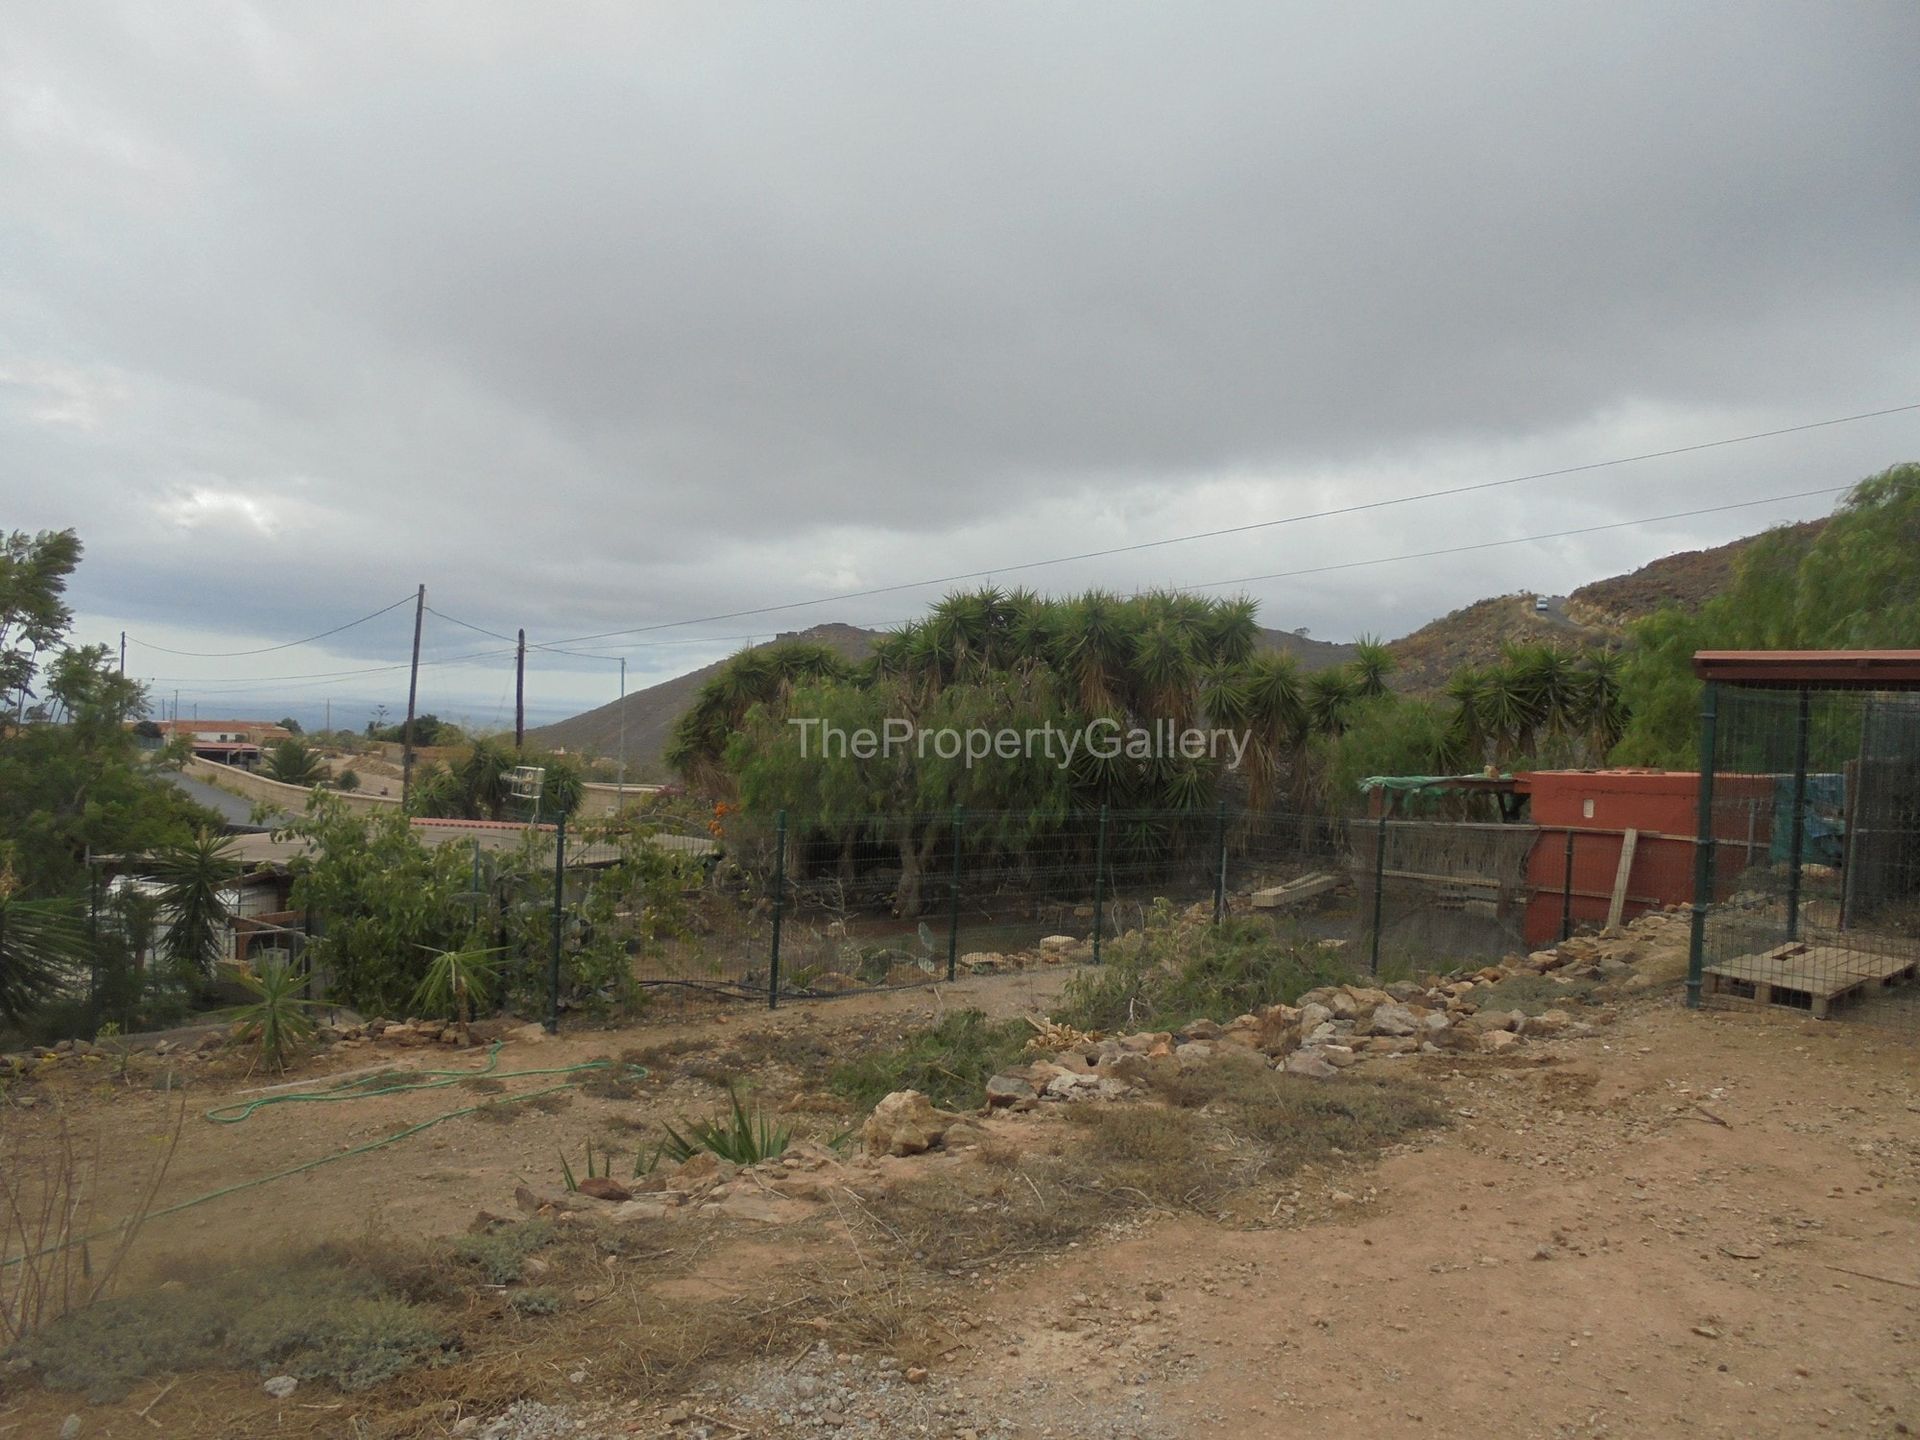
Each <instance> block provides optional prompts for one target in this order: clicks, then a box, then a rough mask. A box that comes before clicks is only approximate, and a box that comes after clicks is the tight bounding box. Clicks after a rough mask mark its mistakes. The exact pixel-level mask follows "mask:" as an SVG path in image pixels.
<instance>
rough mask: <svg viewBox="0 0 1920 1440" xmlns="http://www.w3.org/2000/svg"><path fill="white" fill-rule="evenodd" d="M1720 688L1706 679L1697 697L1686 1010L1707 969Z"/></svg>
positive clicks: (1694, 1005) (1695, 1005)
mask: <svg viewBox="0 0 1920 1440" xmlns="http://www.w3.org/2000/svg"><path fill="white" fill-rule="evenodd" d="M1719 711H1720V686H1719V684H1718V683H1717V682H1715V681H1712V680H1709V681H1707V683H1706V686H1705V687H1704V689H1703V691H1702V693H1701V696H1700V817H1699V833H1698V834H1697V835H1696V836H1695V837H1694V841H1693V919H1692V922H1691V925H1690V928H1689V929H1688V932H1687V1008H1688V1009H1689V1010H1698V1009H1699V1008H1700V977H1701V973H1702V971H1703V970H1705V968H1706V956H1707V907H1708V906H1710V905H1711V904H1712V903H1713V766H1714V754H1713V747H1714V738H1715V736H1714V731H1715V729H1716V727H1717V726H1718V723H1719Z"/></svg>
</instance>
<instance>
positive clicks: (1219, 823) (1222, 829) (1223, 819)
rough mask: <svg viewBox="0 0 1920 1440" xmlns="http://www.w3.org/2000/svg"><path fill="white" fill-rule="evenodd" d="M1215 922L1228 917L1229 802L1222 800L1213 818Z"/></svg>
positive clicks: (1217, 922)
mask: <svg viewBox="0 0 1920 1440" xmlns="http://www.w3.org/2000/svg"><path fill="white" fill-rule="evenodd" d="M1213 849H1214V867H1213V923H1214V924H1216V925H1218V924H1219V923H1220V922H1221V921H1222V920H1224V919H1226V918H1227V802H1226V801H1224V800H1222V801H1221V802H1220V808H1219V810H1218V812H1217V813H1216V814H1215V815H1214V818H1213Z"/></svg>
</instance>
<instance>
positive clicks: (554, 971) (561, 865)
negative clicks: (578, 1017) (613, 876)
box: [547, 810, 567, 1035]
mask: <svg viewBox="0 0 1920 1440" xmlns="http://www.w3.org/2000/svg"><path fill="white" fill-rule="evenodd" d="M566 904H567V812H566V811H564V810H562V811H561V812H560V819H559V821H558V822H557V823H556V824H555V825H554V827H553V950H552V953H551V954H550V955H549V956H548V957H547V1033H548V1034H550V1035H557V1034H559V1033H560V928H561V923H562V919H563V917H564V914H565V911H566Z"/></svg>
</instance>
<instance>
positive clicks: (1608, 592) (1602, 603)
mask: <svg viewBox="0 0 1920 1440" xmlns="http://www.w3.org/2000/svg"><path fill="white" fill-rule="evenodd" d="M1826 523H1827V522H1826V521H1824V520H1809V521H1806V522H1805V523H1803V524H1801V525H1797V526H1794V527H1792V528H1794V529H1796V530H1798V531H1800V532H1802V533H1803V534H1804V535H1805V536H1806V538H1807V539H1809V540H1811V539H1812V538H1813V536H1814V535H1816V534H1818V533H1819V531H1820V528H1821V526H1823V525H1825V524H1826ZM1758 538H1759V537H1758V536H1754V535H1748V536H1744V537H1742V538H1741V539H1739V540H1734V541H1731V542H1729V543H1728V544H1725V545H1716V546H1714V547H1713V548H1712V549H1710V550H1682V551H1679V552H1678V553H1676V554H1673V555H1663V556H1661V557H1660V558H1659V559H1658V560H1654V561H1650V562H1649V563H1648V564H1645V565H1642V566H1641V567H1640V568H1639V569H1638V570H1633V571H1630V572H1628V573H1627V574H1625V575H1614V576H1609V577H1608V578H1607V579H1604V580H1595V581H1592V582H1590V583H1588V584H1586V585H1582V586H1581V587H1580V588H1579V589H1577V590H1575V591H1574V592H1573V593H1572V594H1571V595H1568V596H1567V597H1565V599H1564V600H1563V599H1560V598H1557V597H1549V599H1548V606H1549V608H1548V609H1547V611H1546V612H1545V613H1542V612H1540V611H1537V610H1535V609H1534V599H1535V597H1534V596H1533V595H1531V594H1523V595H1496V596H1492V597H1490V598H1488V599H1485V600H1476V601H1475V602H1474V603H1473V604H1471V605H1467V606H1463V607H1462V608H1460V609H1458V610H1455V611H1454V612H1453V613H1452V614H1450V615H1445V616H1442V617H1441V618H1440V619H1438V620H1434V621H1430V622H1429V623H1427V624H1425V625H1422V626H1421V627H1420V628H1419V629H1418V630H1416V631H1414V632H1413V633H1412V634H1411V635H1407V636H1404V637H1402V638H1401V639H1398V640H1395V641H1393V642H1392V644H1391V645H1389V646H1388V648H1389V649H1390V650H1392V651H1393V654H1394V657H1395V658H1396V659H1397V660H1398V661H1399V662H1400V669H1399V672H1398V673H1397V674H1396V675H1395V676H1394V681H1393V683H1394V688H1395V689H1397V690H1401V691H1404V692H1407V693H1410V694H1430V693H1432V692H1434V691H1436V690H1438V689H1440V687H1441V686H1443V685H1445V684H1446V682H1447V678H1448V676H1450V675H1452V674H1453V672H1454V671H1455V670H1457V669H1459V668H1460V667H1461V666H1462V665H1491V664H1494V663H1495V662H1497V661H1498V660H1499V659H1500V650H1501V647H1502V646H1503V645H1506V644H1508V643H1509V642H1520V643H1525V642H1527V641H1541V640H1544V641H1548V642H1550V643H1553V644H1557V645H1564V646H1571V647H1585V646H1589V645H1617V644H1619V643H1620V641H1621V640H1622V638H1623V632H1624V631H1625V629H1626V627H1627V626H1628V625H1629V624H1630V623H1631V622H1633V621H1635V620H1638V619H1640V618H1641V617H1642V616H1646V615H1651V614H1652V613H1653V612H1654V611H1655V610H1658V609H1659V608H1660V607H1661V606H1662V605H1667V604H1674V605H1679V606H1681V607H1683V608H1684V609H1687V610H1697V609H1699V608H1700V607H1701V606H1702V605H1704V604H1706V602H1707V601H1709V600H1711V599H1712V598H1713V597H1714V596H1715V595H1718V594H1719V593H1720V592H1721V591H1722V590H1724V589H1726V588H1727V587H1728V586H1729V585H1731V584H1732V583H1733V575H1734V567H1735V565H1736V564H1737V563H1738V561H1739V559H1740V556H1741V555H1742V554H1744V553H1745V552H1746V550H1747V549H1748V547H1750V546H1751V545H1752V544H1753V543H1754V541H1755V540H1756V539H1758Z"/></svg>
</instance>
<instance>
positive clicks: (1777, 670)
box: [1693, 650, 1920, 690]
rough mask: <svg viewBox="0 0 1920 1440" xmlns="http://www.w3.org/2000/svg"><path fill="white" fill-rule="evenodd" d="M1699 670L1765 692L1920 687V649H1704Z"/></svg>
mask: <svg viewBox="0 0 1920 1440" xmlns="http://www.w3.org/2000/svg"><path fill="white" fill-rule="evenodd" d="M1693 673H1694V674H1696V675H1698V676H1699V677H1700V678H1701V679H1702V680H1712V681H1716V682H1718V683H1720V684H1722V685H1745V686H1749V687H1752V688H1755V689H1762V690H1766V689H1778V690H1796V689H1799V688H1800V687H1801V686H1809V687H1819V688H1824V689H1844V690H1920V650H1701V651H1697V652H1696V653H1695V654H1694V657H1693Z"/></svg>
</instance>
